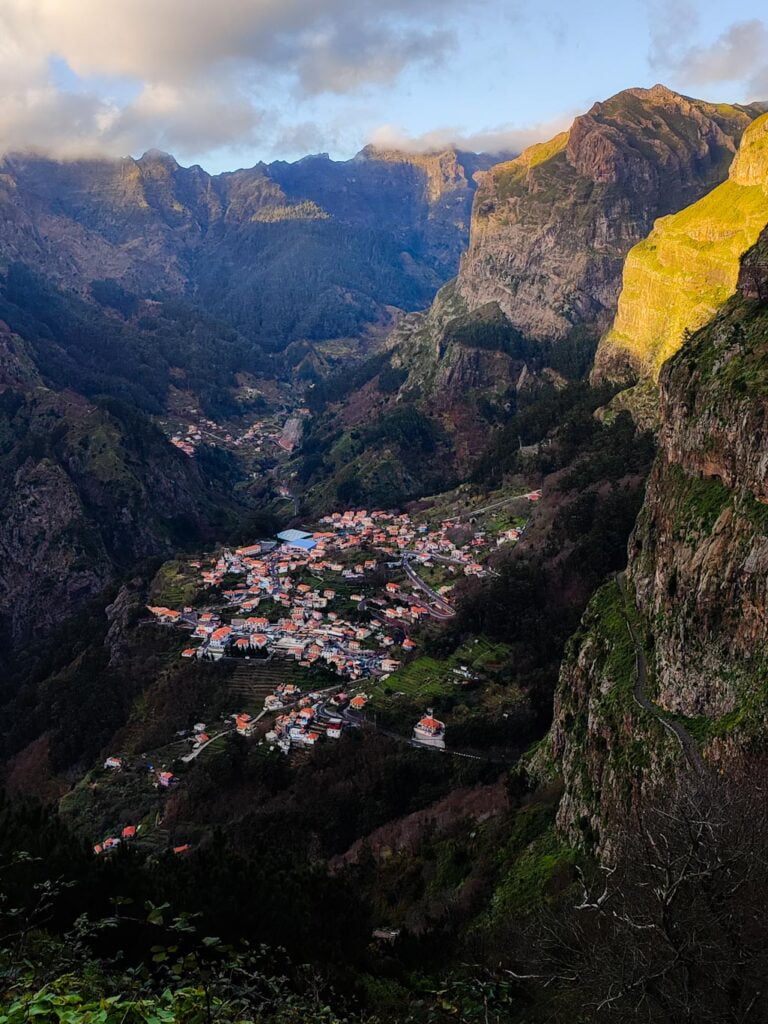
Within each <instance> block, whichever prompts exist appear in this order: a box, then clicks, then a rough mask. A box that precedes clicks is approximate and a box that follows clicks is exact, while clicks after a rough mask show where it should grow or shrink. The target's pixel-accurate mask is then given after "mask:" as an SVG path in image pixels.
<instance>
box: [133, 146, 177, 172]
mask: <svg viewBox="0 0 768 1024" xmlns="http://www.w3.org/2000/svg"><path fill="white" fill-rule="evenodd" d="M136 162H137V163H139V164H141V165H142V166H144V165H152V164H155V165H156V164H160V165H163V166H165V167H170V168H172V169H173V170H175V169H176V168H177V167H178V166H179V163H178V161H177V159H176V157H175V156H172V155H171V154H170V153H166V152H165V151H164V150H162V149H148V150H146V152H144V153H142V155H141V156H140V157H139V159H138V160H137V161H136Z"/></svg>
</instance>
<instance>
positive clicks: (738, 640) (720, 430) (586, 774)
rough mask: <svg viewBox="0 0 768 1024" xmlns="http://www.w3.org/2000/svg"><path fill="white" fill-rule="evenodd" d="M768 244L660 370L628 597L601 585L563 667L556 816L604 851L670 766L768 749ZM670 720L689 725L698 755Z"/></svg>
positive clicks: (729, 759) (746, 760) (678, 768)
mask: <svg viewBox="0 0 768 1024" xmlns="http://www.w3.org/2000/svg"><path fill="white" fill-rule="evenodd" d="M767 246H768V242H767V241H766V236H765V234H763V236H762V237H761V239H760V241H759V242H758V244H757V245H756V246H755V247H754V248H753V249H752V250H750V252H749V253H748V255H747V256H746V257H745V259H744V260H743V261H742V267H741V272H740V277H739V288H738V291H737V293H736V295H735V296H733V297H732V298H731V299H729V300H728V302H726V303H725V305H724V306H723V308H722V310H721V311H720V312H719V313H718V314H717V316H716V317H715V318H714V319H713V320H712V321H711V322H710V323H709V324H707V325H706V326H705V327H703V328H702V329H700V330H699V331H697V332H695V333H694V334H692V335H691V336H690V337H689V338H688V339H687V340H686V341H685V343H684V344H683V345H682V347H681V348H680V350H679V351H678V352H677V353H676V354H675V355H674V356H673V357H672V358H671V359H670V360H669V361H668V362H667V363H666V364H665V365H664V367H663V368H662V371H661V375H660V381H659V383H660V389H661V430H660V447H661V450H660V453H659V455H658V457H657V460H656V463H655V466H654V468H653V471H652V473H651V477H650V480H649V483H648V490H647V493H646V497H645V502H644V505H643V508H642V510H641V513H640V516H639V519H638V522H637V526H636V528H635V531H634V534H633V536H632V538H631V540H630V544H629V568H628V571H627V580H626V584H625V587H624V591H623V592H622V591H621V589H620V588H619V587H617V585H616V584H615V583H609V584H606V586H605V588H604V589H603V590H602V591H601V592H600V593H599V594H598V596H597V597H596V598H595V599H594V601H593V603H592V605H591V606H590V609H589V610H588V612H587V615H586V616H585V618H584V621H583V623H582V627H581V630H580V632H579V633H578V634H577V636H576V637H575V638H574V640H573V642H572V646H571V650H570V653H569V656H568V657H567V659H566V661H565V663H564V666H563V670H562V674H561V681H560V688H559V691H558V696H557V699H556V712H555V716H556V725H555V728H554V732H553V749H554V752H555V755H556V757H557V758H558V759H559V760H560V763H561V765H562V769H563V773H564V777H565V786H566V796H565V799H564V801H563V803H562V804H561V809H560V823H561V826H562V827H563V829H564V830H565V831H566V832H567V833H568V834H569V835H570V836H571V837H572V838H573V839H574V840H576V841H579V842H584V841H585V839H586V840H588V841H589V840H591V841H594V840H595V838H596V837H597V839H598V840H599V842H600V843H601V844H604V843H605V842H606V841H607V836H608V835H609V834H610V830H611V827H612V826H611V823H612V822H614V821H615V820H616V817H617V816H618V815H620V814H621V813H622V812H623V811H625V810H626V808H627V806H628V802H631V801H635V800H637V799H638V798H639V796H640V795H641V794H642V793H646V794H647V793H648V792H649V791H650V790H652V788H653V787H654V786H655V785H658V784H659V783H660V782H661V780H662V779H663V778H668V777H669V775H670V773H684V772H685V771H686V770H688V771H690V770H696V766H697V764H700V765H703V766H705V767H701V768H700V769H699V770H700V771H706V770H708V769H709V768H718V769H722V770H723V771H725V772H727V773H732V772H734V771H735V770H736V766H737V765H742V766H746V770H747V771H749V770H750V768H749V765H752V764H755V763H756V762H755V760H754V759H755V758H757V759H759V758H760V756H761V750H762V745H763V733H764V722H765V714H766V695H765V665H764V660H763V657H762V654H761V651H762V649H763V647H764V645H765V641H766V636H765V608H766V600H767V598H766V593H765V571H764V565H765V558H766V549H767V548H768V539H767V535H766V530H767V529H768V520H766V515H765V503H766V500H768V491H767V490H766V479H765V465H764V458H763V456H762V438H763V436H764V430H765V422H766V415H768V407H767V406H766V388H765V372H764V367H765V359H766V338H767V337H768V309H767V308H766V304H765V295H766V290H765V289H766V270H765V268H766V265H768V264H767V260H766V257H768V247H767ZM627 621H629V622H630V623H632V624H633V629H634V630H635V635H636V637H637V641H638V645H642V646H643V647H644V648H645V656H646V658H647V663H648V682H647V693H648V696H649V698H650V701H651V702H652V703H651V704H650V705H649V706H648V708H646V709H642V708H639V707H638V706H637V704H636V702H635V701H634V700H633V688H634V687H635V686H636V663H635V650H634V646H633V642H632V639H631V637H630V636H629V635H628V633H627ZM635 692H637V691H636V690H635ZM664 721H667V722H675V723H677V724H678V726H682V728H683V730H684V731H685V734H686V735H687V736H689V737H690V740H689V741H686V744H687V747H689V748H690V749H691V751H692V752H691V753H690V754H686V755H685V756H683V754H682V753H681V750H680V746H679V743H678V741H677V740H676V738H675V736H674V734H671V733H670V732H669V731H668V730H666V729H665V728H664V725H663V722H664ZM683 738H685V737H683ZM685 749H686V746H684V750H685ZM691 759H693V768H690V767H688V768H686V764H687V762H689V761H691ZM702 759H703V761H702Z"/></svg>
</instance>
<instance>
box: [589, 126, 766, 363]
mask: <svg viewBox="0 0 768 1024" xmlns="http://www.w3.org/2000/svg"><path fill="white" fill-rule="evenodd" d="M767 171H768V114H765V115H763V116H762V117H760V118H758V119H757V120H756V121H754V122H753V123H752V124H751V125H750V126H749V127H748V128H747V130H746V131H745V132H744V136H743V138H742V140H741V145H740V147H739V151H738V154H737V156H736V158H735V160H734V161H733V163H732V165H731V168H730V171H729V173H728V179H727V180H726V181H724V182H723V184H722V185H720V186H718V187H717V188H715V189H713V190H712V191H711V192H709V193H708V194H707V195H706V196H704V197H703V198H702V199H700V200H699V201H698V202H697V203H694V204H693V205H692V206H689V207H687V208H686V209H684V210H681V211H680V212H679V213H676V214H673V215H671V216H669V217H664V218H662V219H661V220H659V221H658V222H657V223H656V225H655V227H654V229H653V231H652V232H651V233H650V234H649V236H648V237H647V238H646V239H644V240H643V241H642V242H640V243H639V244H638V245H636V246H635V247H634V248H633V249H632V251H631V252H630V253H629V255H628V256H627V261H626V263H625V266H624V276H623V285H622V291H621V297H620V299H619V305H618V311H617V314H616V319H615V321H614V323H613V325H612V327H611V328H610V330H609V331H607V333H606V334H605V335H604V336H603V338H602V339H601V341H600V345H599V347H598V351H597V356H596V358H595V369H594V374H595V376H596V377H597V378H601V377H608V378H612V379H618V380H621V381H624V382H631V381H633V380H636V379H638V378H652V379H655V378H657V377H658V374H659V370H660V368H661V365H662V363H663V362H664V361H665V360H666V359H668V358H669V356H671V355H672V354H673V353H675V352H676V351H677V350H678V349H679V347H680V345H681V344H682V342H683V337H684V335H685V333H686V331H692V330H696V329H697V328H699V327H701V326H703V325H704V324H705V323H707V322H708V321H709V320H711V319H712V317H713V316H714V314H715V313H716V311H717V310H718V309H719V308H720V306H722V305H723V303H724V302H725V301H726V299H728V298H729V297H730V296H731V295H733V293H734V291H735V290H736V284H737V280H738V276H739V267H740V260H741V257H742V256H743V254H744V253H745V252H746V251H747V250H748V249H750V248H751V247H752V246H753V245H754V244H755V242H756V241H757V238H758V235H759V234H760V232H761V230H762V229H763V227H764V226H765V224H766V223H768V173H766V172H767Z"/></svg>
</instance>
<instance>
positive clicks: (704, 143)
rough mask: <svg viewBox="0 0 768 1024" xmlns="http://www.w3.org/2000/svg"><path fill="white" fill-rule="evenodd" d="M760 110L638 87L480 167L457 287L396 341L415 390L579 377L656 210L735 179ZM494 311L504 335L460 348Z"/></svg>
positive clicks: (441, 391) (444, 391) (451, 392)
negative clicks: (535, 367) (460, 323)
mask: <svg viewBox="0 0 768 1024" xmlns="http://www.w3.org/2000/svg"><path fill="white" fill-rule="evenodd" d="M759 113H760V108H759V106H757V105H755V106H752V107H735V106H728V105H725V104H723V105H719V106H716V105H714V104H710V103H705V102H703V101H700V100H693V99H689V98H688V97H685V96H680V95H678V94H677V93H674V92H672V91H671V90H669V89H666V88H664V87H663V86H655V87H654V88H653V89H630V90H627V91H626V92H622V93H618V94H617V95H616V96H614V97H612V98H611V99H609V100H607V101H606V102H604V103H597V104H595V106H594V107H593V108H592V110H590V111H589V113H587V114H584V115H582V116H581V117H577V118H576V120H575V121H574V122H573V125H572V126H571V128H570V130H569V131H567V132H562V133H561V134H559V135H557V136H555V138H553V139H551V140H550V141H549V142H546V143H542V144H540V145H536V146H532V147H531V148H530V149H528V150H526V151H525V153H523V154H522V155H521V156H519V157H517V158H516V159H515V160H512V161H509V162H506V163H500V164H497V165H496V166H494V167H493V168H491V169H490V170H489V171H487V172H486V173H484V174H480V175H478V178H479V186H478V190H477V193H476V195H475V201H474V205H473V212H472V223H471V228H470V240H469V248H468V250H467V252H466V254H465V255H464V256H463V257H462V262H461V269H460V271H459V275H458V277H457V279H456V281H455V282H454V283H452V284H451V286H450V287H447V288H445V289H443V291H442V292H441V293H439V294H438V296H437V298H436V299H435V302H434V304H433V307H432V309H431V310H430V311H429V312H428V313H427V314H425V315H423V316H422V317H421V319H419V318H413V319H412V320H411V321H406V322H405V323H403V324H402V325H401V326H400V327H398V328H397V329H396V331H395V332H394V334H393V337H392V339H391V343H392V346H393V349H394V350H395V353H396V355H395V358H396V360H397V361H399V362H400V364H401V365H403V366H405V367H407V368H408V370H409V385H410V386H416V387H418V388H419V389H420V390H421V392H422V393H423V392H424V391H425V390H426V391H427V392H429V393H430V394H431V395H433V396H437V397H438V399H443V400H445V401H449V400H450V396H453V397H454V399H455V400H456V401H458V402H461V401H462V396H463V395H465V394H466V393H467V391H477V390H478V383H476V382H480V383H479V389H483V388H485V387H487V385H486V384H485V383H484V381H486V380H492V381H494V387H495V389H496V390H499V391H503V390H504V388H505V387H508V386H509V384H510V383H511V381H512V380H513V379H517V377H518V375H519V373H520V371H521V369H522V366H523V363H525V362H531V361H532V360H533V361H535V360H537V359H538V360H539V361H543V362H544V363H545V364H547V365H549V366H552V367H554V368H555V369H558V370H559V371H560V372H565V373H566V375H568V374H572V375H576V376H578V375H579V374H580V373H581V372H583V369H584V365H583V364H584V363H585V361H586V360H587V359H590V358H591V355H592V351H593V346H594V344H595V343H596V342H597V339H598V338H599V336H600V334H601V332H602V331H604V330H605V328H606V327H607V326H608V325H609V323H610V319H611V317H612V316H613V314H614V312H615V308H616V302H617V299H618V295H619V288H620V283H621V272H622V266H623V263H624V258H625V256H626V255H627V253H628V252H629V251H630V249H631V248H632V246H633V245H636V243H638V242H639V241H640V240H641V239H643V238H644V237H645V236H646V235H647V233H648V231H649V230H650V229H651V226H652V225H653V222H654V220H655V219H656V218H657V217H659V216H663V215H665V214H669V213H672V212H674V211H677V210H680V209H681V208H683V207H685V206H687V205H688V204H690V203H691V202H693V201H694V200H697V199H700V198H701V197H702V196H705V195H706V194H707V193H709V192H710V191H711V190H712V189H713V188H714V187H715V186H717V185H718V184H720V183H721V182H722V181H723V180H724V179H725V177H726V176H727V174H728V169H729V166H730V164H731V162H732V160H733V157H734V154H735V152H736V147H737V145H738V142H739V139H740V138H741V135H742V133H743V131H744V129H745V128H746V127H747V125H749V124H750V123H751V121H752V120H753V119H754V118H755V117H757V116H758V115H759ZM753 240H754V239H753ZM741 251H743V250H741ZM491 309H494V310H496V311H497V312H498V314H499V315H501V317H502V319H503V321H504V324H505V325H506V330H505V331H499V330H495V331H494V337H492V338H489V337H487V336H486V337H483V338H480V337H479V334H480V333H481V332H475V338H474V341H473V340H472V339H471V335H470V332H467V331H462V332H460V334H461V338H462V344H461V345H456V344H452V341H453V339H452V337H451V330H450V322H451V319H452V318H454V317H458V316H461V317H464V318H469V319H472V318H473V317H477V318H478V319H479V321H481V322H482V321H484V320H487V319H488V311H489V310H491ZM480 326H481V327H482V323H481V324H480ZM467 348H475V349H477V350H478V351H476V352H474V353H472V355H471V356H470V355H469V353H468V352H467ZM465 367H466V368H467V372H466V373H465V372H464V371H465Z"/></svg>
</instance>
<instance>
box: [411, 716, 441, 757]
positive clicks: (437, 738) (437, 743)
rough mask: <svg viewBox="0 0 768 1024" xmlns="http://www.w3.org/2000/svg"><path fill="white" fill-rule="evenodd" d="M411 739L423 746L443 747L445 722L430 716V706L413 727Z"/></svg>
mask: <svg viewBox="0 0 768 1024" xmlns="http://www.w3.org/2000/svg"><path fill="white" fill-rule="evenodd" d="M413 740H414V743H420V744H423V745H424V746H428V747H438V748H439V749H440V750H444V749H445V723H444V722H440V721H438V720H437V719H436V718H434V717H433V716H432V708H428V709H427V713H426V715H425V716H424V717H423V718H420V719H419V721H418V722H417V723H416V725H415V726H414V727H413Z"/></svg>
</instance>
